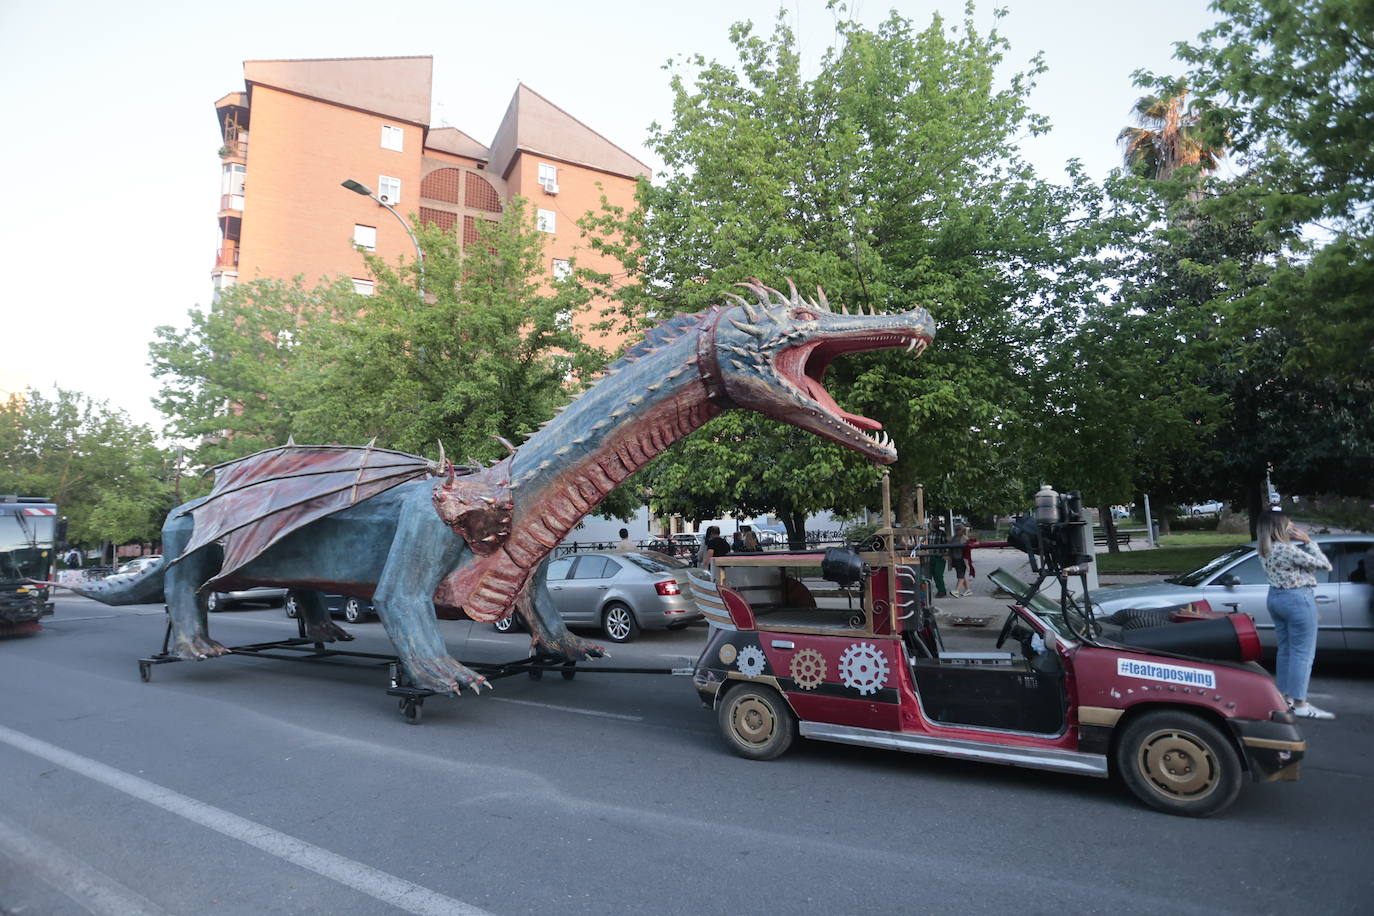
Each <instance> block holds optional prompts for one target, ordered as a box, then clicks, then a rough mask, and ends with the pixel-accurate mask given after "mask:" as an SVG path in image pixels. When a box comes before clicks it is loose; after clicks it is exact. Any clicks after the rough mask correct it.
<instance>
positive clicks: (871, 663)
mask: <svg viewBox="0 0 1374 916" xmlns="http://www.w3.org/2000/svg"><path fill="white" fill-rule="evenodd" d="M840 680H841V681H842V682H844V685H845V686H846V687H853V688H854V689H855V690H857V691H859V693H860V694H862V695H863V696H868V695H869V694H870V693H877V692H878V689H879V688H881V687H882V686H884V685H885V684H886V683H887V656H885V655H883V653H882V652H879V651H878V647H877V646H875V645H873V644H872V643H867V642H856V643H854V645H852V646H850V647H849V648H848V649H845V650H844V652H843V654H841V655H840Z"/></svg>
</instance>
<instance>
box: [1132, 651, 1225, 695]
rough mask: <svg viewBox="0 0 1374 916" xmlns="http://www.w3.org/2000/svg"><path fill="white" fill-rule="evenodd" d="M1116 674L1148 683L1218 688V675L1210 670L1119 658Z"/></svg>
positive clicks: (1209, 688)
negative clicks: (1157, 682)
mask: <svg viewBox="0 0 1374 916" xmlns="http://www.w3.org/2000/svg"><path fill="white" fill-rule="evenodd" d="M1116 673H1117V674H1119V675H1121V676H1122V677H1138V678H1142V679H1144V680H1147V681H1163V682H1164V683H1166V684H1182V685H1184V686H1185V687H1205V688H1207V689H1208V690H1213V689H1215V688H1216V686H1217V674H1216V672H1215V671H1212V670H1210V669H1208V668H1184V667H1182V666H1181V665H1161V664H1160V663H1158V662H1142V661H1139V660H1137V659H1134V658H1118V659H1117V660H1116Z"/></svg>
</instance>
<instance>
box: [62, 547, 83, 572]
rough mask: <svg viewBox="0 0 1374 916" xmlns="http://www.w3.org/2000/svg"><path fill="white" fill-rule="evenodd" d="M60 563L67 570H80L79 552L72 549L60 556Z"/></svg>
mask: <svg viewBox="0 0 1374 916" xmlns="http://www.w3.org/2000/svg"><path fill="white" fill-rule="evenodd" d="M62 562H63V563H65V564H66V566H67V568H68V569H80V568H81V551H80V550H77V549H76V548H75V547H73V548H72V549H71V550H68V551H67V552H66V553H65V554H63V555H62Z"/></svg>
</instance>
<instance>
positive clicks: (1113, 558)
mask: <svg viewBox="0 0 1374 916" xmlns="http://www.w3.org/2000/svg"><path fill="white" fill-rule="evenodd" d="M1171 537H1173V535H1171ZM1179 537H1187V536H1186V535H1179ZM1223 537H1225V536H1224V535H1223ZM1189 539H1190V540H1191V538H1189ZM1214 540H1215V538H1214ZM1243 543H1245V540H1244V539H1240V540H1231V541H1229V542H1221V541H1218V542H1217V543H1210V544H1190V545H1188V546H1181V547H1169V546H1166V547H1160V548H1159V549H1158V550H1123V551H1122V552H1121V553H1118V554H1110V553H1099V554H1098V555H1097V571H1098V573H1099V574H1101V575H1104V576H1108V575H1112V574H1113V573H1115V574H1118V575H1142V576H1143V575H1150V576H1176V575H1179V574H1181V573H1186V572H1192V571H1193V570H1195V569H1197V568H1198V567H1199V566H1201V565H1202V564H1204V563H1206V562H1207V561H1208V560H1210V559H1212V558H1213V557H1215V556H1218V555H1220V554H1223V553H1225V552H1226V551H1227V550H1229V549H1230V548H1232V547H1234V546H1236V544H1243Z"/></svg>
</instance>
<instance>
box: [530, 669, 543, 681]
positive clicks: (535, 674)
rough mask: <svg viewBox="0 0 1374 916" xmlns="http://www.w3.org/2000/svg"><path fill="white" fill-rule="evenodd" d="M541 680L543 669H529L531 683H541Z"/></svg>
mask: <svg viewBox="0 0 1374 916" xmlns="http://www.w3.org/2000/svg"><path fill="white" fill-rule="evenodd" d="M543 679H544V669H543V668H531V669H530V680H532V681H541V680H543Z"/></svg>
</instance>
